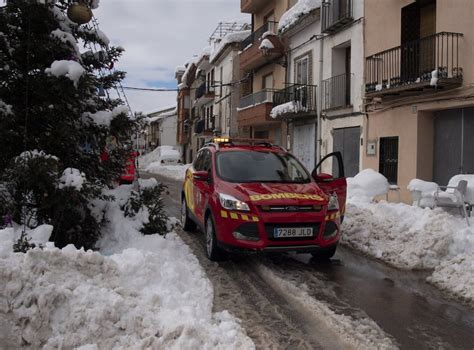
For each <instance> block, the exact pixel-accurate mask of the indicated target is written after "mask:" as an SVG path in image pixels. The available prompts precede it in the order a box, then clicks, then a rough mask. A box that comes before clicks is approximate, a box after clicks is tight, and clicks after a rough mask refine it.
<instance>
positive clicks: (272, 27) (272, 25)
mask: <svg viewBox="0 0 474 350" xmlns="http://www.w3.org/2000/svg"><path fill="white" fill-rule="evenodd" d="M277 27H278V22H267V23H265V24H264V25H263V26H261V27H260V28H258V29H257V30H255V31H253V32H252V33H251V34H250V35H249V36H248V37H247V38H245V39H244V40H243V41H242V42H241V43H240V50H241V51H244V50H245V49H247V48H248V47H249V46H250V45H252V44H253V43H254V42H255V41H256V40H258V39H260V38H261V37H262V35H263V34H265V33H266V32H268V31H270V32H274V33H276V30H277V29H278V28H277Z"/></svg>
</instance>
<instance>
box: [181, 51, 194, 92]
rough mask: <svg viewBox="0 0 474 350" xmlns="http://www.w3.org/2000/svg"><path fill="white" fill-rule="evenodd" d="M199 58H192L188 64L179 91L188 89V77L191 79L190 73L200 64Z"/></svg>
mask: <svg viewBox="0 0 474 350" xmlns="http://www.w3.org/2000/svg"><path fill="white" fill-rule="evenodd" d="M198 59H199V57H198V56H195V57H193V58H191V59H190V60H189V61H188V62H186V64H185V66H186V70H185V71H184V74H183V76H182V77H181V84H179V85H178V89H180V90H181V89H182V88H185V87H187V82H188V77H189V72H191V69H192V67H193V66H196V63H197V62H198Z"/></svg>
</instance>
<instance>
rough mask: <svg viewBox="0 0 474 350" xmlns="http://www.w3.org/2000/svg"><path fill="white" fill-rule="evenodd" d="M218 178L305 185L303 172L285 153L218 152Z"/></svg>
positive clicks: (305, 178) (308, 178) (306, 179)
mask: <svg viewBox="0 0 474 350" xmlns="http://www.w3.org/2000/svg"><path fill="white" fill-rule="evenodd" d="M216 166H217V173H218V175H219V176H220V177H221V178H222V179H224V180H226V181H230V182H275V183H308V182H310V181H311V180H310V175H309V174H308V172H307V171H306V169H305V168H304V167H303V166H302V165H301V163H300V162H298V161H297V160H296V158H295V157H293V156H291V155H290V154H287V153H275V152H258V151H245V152H244V151H232V152H219V153H218V154H217V158H216Z"/></svg>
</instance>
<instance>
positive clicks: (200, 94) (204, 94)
mask: <svg viewBox="0 0 474 350" xmlns="http://www.w3.org/2000/svg"><path fill="white" fill-rule="evenodd" d="M213 99H214V87H213V86H210V84H209V83H208V82H204V83H202V84H201V85H199V87H198V88H197V89H196V99H195V101H194V107H200V106H202V105H204V104H206V103H208V102H211V101H212V100H213Z"/></svg>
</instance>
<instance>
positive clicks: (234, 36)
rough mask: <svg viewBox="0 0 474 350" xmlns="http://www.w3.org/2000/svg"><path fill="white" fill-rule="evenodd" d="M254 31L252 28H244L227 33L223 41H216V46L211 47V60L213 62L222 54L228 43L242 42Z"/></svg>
mask: <svg viewBox="0 0 474 350" xmlns="http://www.w3.org/2000/svg"><path fill="white" fill-rule="evenodd" d="M251 33H252V32H251V31H250V30H242V31H239V32H233V33H229V34H227V35H226V36H225V37H223V38H222V40H221V41H218V42H216V43H214V46H213V47H212V48H211V55H210V56H209V61H210V62H211V63H212V62H214V60H215V59H217V57H218V56H219V55H220V54H221V52H222V51H223V50H224V49H225V48H226V46H227V45H229V44H232V43H240V42H242V41H243V40H244V39H246V38H247V37H248V36H249V35H250V34H251Z"/></svg>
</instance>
